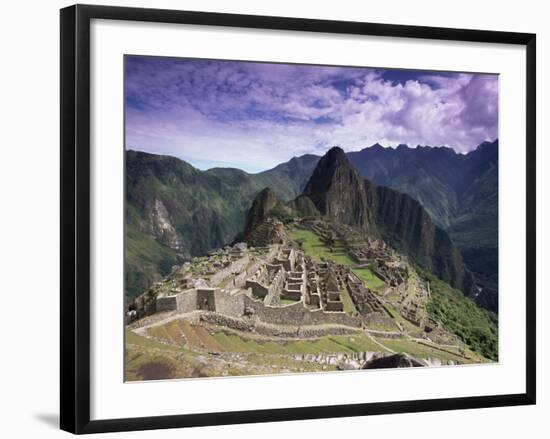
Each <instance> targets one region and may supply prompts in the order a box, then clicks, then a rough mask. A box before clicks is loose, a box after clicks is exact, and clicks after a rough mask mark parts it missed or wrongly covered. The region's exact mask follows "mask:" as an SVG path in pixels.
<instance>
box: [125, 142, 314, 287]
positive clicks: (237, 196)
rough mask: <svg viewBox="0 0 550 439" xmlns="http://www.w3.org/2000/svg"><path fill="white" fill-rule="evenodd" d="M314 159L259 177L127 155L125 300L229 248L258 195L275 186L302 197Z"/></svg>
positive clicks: (133, 153)
mask: <svg viewBox="0 0 550 439" xmlns="http://www.w3.org/2000/svg"><path fill="white" fill-rule="evenodd" d="M316 162H317V158H316V157H315V156H307V155H306V156H303V157H299V158H294V159H292V160H290V161H289V162H287V163H284V164H281V165H279V166H277V167H276V168H274V169H272V170H269V171H265V172H262V173H259V174H248V173H246V172H244V171H241V170H239V169H232V168H214V169H209V170H208V171H200V170H198V169H196V168H194V167H193V166H191V165H190V164H188V163H186V162H185V161H183V160H180V159H177V158H175V157H169V156H159V155H154V154H147V153H143V152H136V151H127V152H126V208H125V209H126V233H125V237H126V256H127V257H126V294H127V295H128V296H129V297H133V296H135V295H137V294H139V293H140V292H141V291H143V290H144V289H146V288H147V287H149V286H150V285H151V284H152V283H154V282H155V281H158V280H160V279H161V278H162V277H163V276H165V275H166V274H168V273H169V272H170V270H171V268H172V266H173V265H175V264H178V263H181V262H182V261H183V260H184V259H188V258H190V257H192V256H197V255H203V254H205V253H206V252H208V251H209V250H211V249H214V248H217V247H220V246H223V245H225V244H227V243H228V242H231V241H232V240H233V239H234V238H235V236H236V235H237V234H238V233H240V232H241V231H242V229H243V224H244V221H245V216H246V212H247V211H248V209H249V207H250V204H251V203H252V200H253V199H254V197H255V196H256V194H257V193H258V192H259V191H260V190H261V189H262V188H264V187H265V186H266V185H271V184H272V185H274V187H275V192H276V194H277V196H278V197H280V198H281V199H283V200H289V199H292V198H294V197H296V196H297V195H298V193H300V192H299V191H301V189H302V188H303V185H304V184H305V181H307V178H308V177H309V175H310V174H311V171H312V170H313V167H314V166H315V163H316Z"/></svg>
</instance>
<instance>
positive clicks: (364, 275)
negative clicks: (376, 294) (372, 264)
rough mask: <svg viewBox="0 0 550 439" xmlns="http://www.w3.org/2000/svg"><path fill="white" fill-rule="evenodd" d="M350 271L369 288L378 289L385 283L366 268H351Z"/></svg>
mask: <svg viewBox="0 0 550 439" xmlns="http://www.w3.org/2000/svg"><path fill="white" fill-rule="evenodd" d="M352 271H353V272H354V273H355V274H356V275H357V277H358V278H359V279H361V280H362V281H363V282H365V284H366V285H367V287H369V288H370V289H371V290H375V291H378V290H380V289H381V288H383V287H384V286H385V285H386V284H385V283H384V282H383V281H382V280H381V279H380V278H379V277H378V276H376V275H375V274H374V273H373V272H372V271H370V270H369V269H368V268H353V269H352Z"/></svg>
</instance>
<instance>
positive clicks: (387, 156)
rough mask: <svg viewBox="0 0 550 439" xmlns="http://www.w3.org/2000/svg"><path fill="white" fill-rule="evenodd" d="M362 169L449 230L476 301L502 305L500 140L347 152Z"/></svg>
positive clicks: (379, 147) (371, 178)
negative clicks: (468, 146) (471, 146)
mask: <svg viewBox="0 0 550 439" xmlns="http://www.w3.org/2000/svg"><path fill="white" fill-rule="evenodd" d="M348 157H349V158H350V161H351V162H352V163H353V164H354V166H355V167H356V168H357V170H358V171H359V172H360V174H361V175H362V176H363V177H365V178H367V179H369V180H371V181H373V182H374V183H376V184H378V185H382V186H387V187H390V188H393V189H396V190H398V191H400V192H404V193H406V194H409V195H410V196H412V197H413V198H415V199H416V200H418V201H419V202H420V203H421V204H422V205H423V206H424V207H425V208H426V210H427V211H428V213H429V214H430V216H431V218H432V219H433V220H434V222H435V223H436V224H437V225H439V226H440V227H442V228H444V229H445V230H447V232H448V233H449V235H450V236H451V238H452V240H453V241H454V242H455V243H456V245H457V246H458V248H459V249H460V251H461V253H462V257H463V258H464V261H465V263H466V265H467V266H468V268H469V269H470V271H472V272H473V273H474V276H475V282H476V284H477V285H479V286H480V290H478V291H476V292H475V293H474V297H475V300H476V301H477V302H478V303H479V304H481V305H483V306H484V307H486V308H488V309H491V310H493V311H496V310H497V309H498V140H496V141H494V142H484V143H482V144H480V145H479V146H478V147H477V149H476V150H474V151H472V152H470V153H468V154H465V155H463V154H456V153H455V152H454V150H452V149H450V148H431V147H418V148H408V147H407V146H405V145H400V146H399V147H398V148H395V149H393V148H382V147H381V146H380V145H373V146H372V147H370V148H365V149H363V150H361V151H358V152H351V153H348Z"/></svg>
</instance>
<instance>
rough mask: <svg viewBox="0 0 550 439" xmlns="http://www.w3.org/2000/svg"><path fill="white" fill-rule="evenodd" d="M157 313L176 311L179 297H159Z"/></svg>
mask: <svg viewBox="0 0 550 439" xmlns="http://www.w3.org/2000/svg"><path fill="white" fill-rule="evenodd" d="M156 306H157V312H161V311H174V310H176V309H177V308H178V302H177V296H164V297H157V300H156Z"/></svg>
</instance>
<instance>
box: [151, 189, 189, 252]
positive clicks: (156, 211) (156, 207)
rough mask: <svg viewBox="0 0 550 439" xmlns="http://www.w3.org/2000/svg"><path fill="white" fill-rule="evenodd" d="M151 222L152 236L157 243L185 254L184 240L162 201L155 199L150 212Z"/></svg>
mask: <svg viewBox="0 0 550 439" xmlns="http://www.w3.org/2000/svg"><path fill="white" fill-rule="evenodd" d="M149 220H150V226H151V234H152V235H153V236H154V237H155V238H156V239H157V241H159V242H160V243H162V244H164V245H165V246H167V247H169V248H171V249H172V250H175V251H176V252H178V253H183V252H185V250H186V248H185V244H184V241H183V238H182V237H181V236H180V235H179V233H178V232H177V230H176V229H175V228H174V226H173V225H172V222H171V219H170V214H169V213H168V210H167V209H166V206H165V205H164V203H163V202H162V201H161V200H159V199H155V201H154V203H153V206H152V207H151V208H150V210H149Z"/></svg>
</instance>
